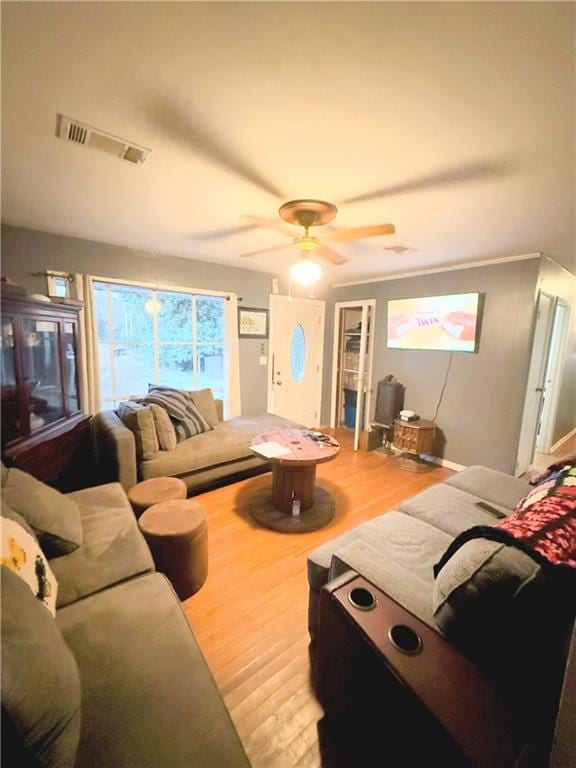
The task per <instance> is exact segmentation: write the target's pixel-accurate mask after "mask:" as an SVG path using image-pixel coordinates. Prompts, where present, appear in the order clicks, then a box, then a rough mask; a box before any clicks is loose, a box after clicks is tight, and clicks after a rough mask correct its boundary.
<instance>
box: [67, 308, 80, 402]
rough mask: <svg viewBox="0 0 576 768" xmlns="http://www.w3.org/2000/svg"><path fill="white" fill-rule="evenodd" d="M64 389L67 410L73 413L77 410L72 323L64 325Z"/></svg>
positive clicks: (74, 346)
mask: <svg viewBox="0 0 576 768" xmlns="http://www.w3.org/2000/svg"><path fill="white" fill-rule="evenodd" d="M64 387H65V389H66V393H67V395H68V408H69V409H70V411H71V412H72V413H73V412H74V411H77V410H78V385H77V382H76V328H75V325H74V323H64Z"/></svg>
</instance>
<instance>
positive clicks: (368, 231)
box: [322, 224, 396, 243]
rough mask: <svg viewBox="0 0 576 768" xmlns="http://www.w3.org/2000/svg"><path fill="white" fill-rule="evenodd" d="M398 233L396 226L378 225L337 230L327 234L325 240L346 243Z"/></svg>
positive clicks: (323, 237)
mask: <svg viewBox="0 0 576 768" xmlns="http://www.w3.org/2000/svg"><path fill="white" fill-rule="evenodd" d="M394 232H396V227H395V226H394V224H376V225H375V226H373V227H351V228H350V229H335V230H334V232H326V234H324V235H322V239H323V240H334V241H336V242H340V243H345V242H348V240H362V239H363V238H365V237H377V236H378V235H393V234H394Z"/></svg>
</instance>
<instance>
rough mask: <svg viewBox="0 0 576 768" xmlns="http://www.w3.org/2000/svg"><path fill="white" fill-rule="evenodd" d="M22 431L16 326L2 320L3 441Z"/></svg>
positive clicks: (7, 440)
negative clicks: (16, 357)
mask: <svg viewBox="0 0 576 768" xmlns="http://www.w3.org/2000/svg"><path fill="white" fill-rule="evenodd" d="M20 432H21V424H20V399H19V397H18V390H17V388H16V366H15V361H14V328H13V326H12V322H11V321H10V320H8V319H6V320H2V443H3V444H4V443H7V442H9V441H10V440H13V439H14V438H15V437H18V435H19V434H20Z"/></svg>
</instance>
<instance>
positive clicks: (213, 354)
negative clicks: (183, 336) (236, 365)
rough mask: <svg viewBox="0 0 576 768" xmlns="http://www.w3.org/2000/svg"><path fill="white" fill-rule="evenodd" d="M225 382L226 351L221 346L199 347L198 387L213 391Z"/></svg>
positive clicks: (207, 345)
mask: <svg viewBox="0 0 576 768" xmlns="http://www.w3.org/2000/svg"><path fill="white" fill-rule="evenodd" d="M223 380H224V349H223V347H222V346H221V345H218V346H217V345H215V344H206V345H202V346H200V345H199V346H198V376H197V379H196V387H197V388H198V389H204V388H205V387H210V388H211V389H214V388H218V387H221V386H222V383H223Z"/></svg>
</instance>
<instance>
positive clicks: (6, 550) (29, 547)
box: [1, 518, 58, 616]
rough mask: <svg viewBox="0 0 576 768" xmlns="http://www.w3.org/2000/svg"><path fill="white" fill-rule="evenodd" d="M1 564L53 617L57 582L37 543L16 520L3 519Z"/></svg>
mask: <svg viewBox="0 0 576 768" xmlns="http://www.w3.org/2000/svg"><path fill="white" fill-rule="evenodd" d="M1 538H2V565H5V566H6V567H7V568H8V569H9V570H10V571H12V572H13V573H15V574H16V576H18V578H20V579H22V581H23V582H24V583H25V584H26V586H27V587H28V589H29V590H30V591H31V593H32V594H33V595H34V597H35V598H36V600H38V601H39V602H41V603H42V605H44V606H46V608H47V609H48V611H50V613H51V614H52V615H53V616H54V614H55V613H56V594H57V591H58V583H57V581H56V578H55V577H54V574H53V573H52V570H51V569H50V566H49V565H48V561H47V560H46V556H45V555H44V553H43V552H42V550H41V549H40V545H39V544H38V540H37V539H36V537H35V536H33V535H32V534H31V533H30V532H29V531H27V530H26V529H25V528H24V527H22V526H21V525H20V524H19V523H17V522H16V521H15V520H10V519H8V518H2V537H1Z"/></svg>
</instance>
